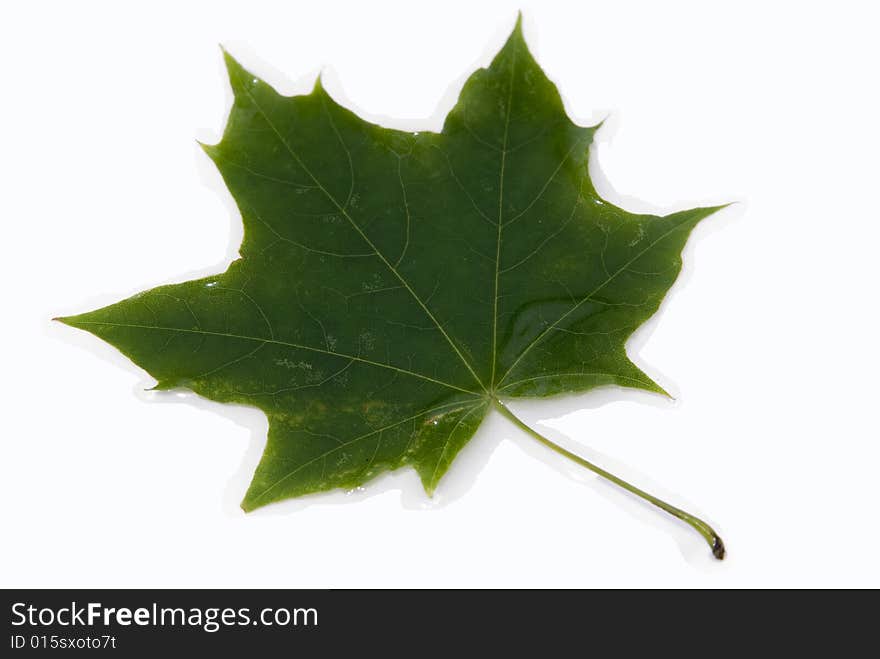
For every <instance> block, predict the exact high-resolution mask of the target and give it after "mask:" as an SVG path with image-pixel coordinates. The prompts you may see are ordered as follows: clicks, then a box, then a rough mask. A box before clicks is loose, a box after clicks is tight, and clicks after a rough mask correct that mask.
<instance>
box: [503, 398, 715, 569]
mask: <svg viewBox="0 0 880 659" xmlns="http://www.w3.org/2000/svg"><path fill="white" fill-rule="evenodd" d="M494 403H495V407H496V408H497V409H498V411H499V412H501V414H503V415H504V416H506V417H507V418H508V419H510V420H511V421H513V423H514V424H516V425H517V426H518V427H519V428H521V429H522V430H524V431H526V432H527V433H528V434H529V435H531V436H532V437H533V438H534V439H536V440H538V441H539V442H540V443H541V444H543V445H544V446H546V447H547V448H549V449H551V450H553V451H555V452H556V453H558V454H559V455H562V456H565V457H566V458H568V459H569V460H571V461H572V462H575V463H577V464H579V465H581V466H582V467H586V468H587V469H589V470H590V471H592V472H593V473H595V474H598V475H599V476H601V477H602V478H604V479H606V480H609V481H611V482H612V483H614V484H615V485H618V486H619V487H622V488H623V489H624V490H626V491H627V492H631V493H632V494H635V495H636V496H637V497H640V498H642V499H644V500H645V501H647V502H649V503H652V504H654V505H655V506H657V507H658V508H660V509H661V510H663V511H665V512H667V513H669V514H670V515H672V516H673V517H675V518H677V519H680V520H681V521H683V522H685V523H686V524H689V525H690V526H691V527H693V528H694V529H695V530H696V531H697V532H698V533H699V534H700V535H701V536H703V538H705V540H706V542H707V543H708V544H709V547H711V548H712V555H713V556H715V558H717V559H718V560H722V559H723V558H724V555H725V553H726V552H725V549H724V542H723V541H722V540H721V536H719V535H718V534H717V533H715V531H714V529H713V528H712V527H711V526H709V525H708V524H706V522H704V521H703V520H701V519H700V518H698V517H695V516H693V515H691V514H690V513H687V512H685V511H684V510H681V509H680V508H676V507H675V506H672V505H670V504H668V503H666V502H665V501H662V500H660V499H658V498H657V497H655V496H653V495H651V494H648V493H647V492H645V491H644V490H640V489H639V488H637V487H636V486H634V485H630V484H629V483H627V482H626V481H625V480H623V479H621V478H618V477H617V476H615V475H614V474H612V473H609V472H607V471H605V470H604V469H602V468H601V467H599V466H597V465H594V464H593V463H592V462H590V461H588V460H585V459H584V458H582V457H580V456H579V455H576V454H574V453H572V452H571V451H569V450H567V449H565V448H563V447H561V446H559V444H556V443H555V442H552V441H550V440H549V439H547V438H546V437H544V436H543V435H541V434H540V433H538V432H537V431H535V430H533V429H532V428H531V427H529V426H528V425H526V424H525V423H523V421H521V420H520V419H519V417H517V416H516V415H515V414H514V413H513V412H512V411H511V410H510V408H509V407H507V406H506V405H505V404H504V403H502V402H501V401H500V400H498V399H497V398H495V399H494Z"/></svg>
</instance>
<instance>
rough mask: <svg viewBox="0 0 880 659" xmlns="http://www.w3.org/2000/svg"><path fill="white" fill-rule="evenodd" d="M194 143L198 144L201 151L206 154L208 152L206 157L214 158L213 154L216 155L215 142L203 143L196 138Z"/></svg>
mask: <svg viewBox="0 0 880 659" xmlns="http://www.w3.org/2000/svg"><path fill="white" fill-rule="evenodd" d="M196 144H198V145H199V148H200V149H201V150H202V151H204V152H205V153H206V154H208V157H209V158H211V159H212V160H213V159H214V157H215V156H217V155H218V149H217V146H218V145H216V144H205V143H204V142H201V141H199V140H196Z"/></svg>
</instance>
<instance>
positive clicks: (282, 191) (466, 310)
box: [61, 22, 717, 510]
mask: <svg viewBox="0 0 880 659" xmlns="http://www.w3.org/2000/svg"><path fill="white" fill-rule="evenodd" d="M225 58H226V63H227V67H228V71H229V79H230V82H231V85H232V89H233V91H234V93H235V102H234V105H233V107H232V111H231V113H230V116H229V121H228V124H227V126H226V129H225V132H224V135H223V139H222V140H221V141H220V143H219V144H217V145H215V146H204V150H205V152H206V153H207V154H208V155H209V156H210V157H211V159H212V160H213V161H214V163H215V164H216V166H217V167H218V169H219V170H220V173H221V174H222V176H223V179H224V180H225V182H226V185H227V186H228V187H229V190H230V191H231V193H232V195H233V197H234V198H235V200H236V202H237V204H238V208H239V210H240V212H241V216H242V220H243V222H244V226H245V234H244V240H243V242H242V245H241V249H240V254H241V258H240V259H238V260H236V261H234V262H233V263H232V264H231V265H230V267H229V269H228V270H227V271H226V272H224V273H222V274H219V275H216V276H212V277H207V278H204V279H200V280H196V281H190V282H186V283H183V284H176V285H171V286H162V287H159V288H155V289H153V290H149V291H146V292H144V293H141V294H139V295H136V296H134V297H132V298H129V299H127V300H123V301H122V302H119V303H117V304H113V305H111V306H108V307H105V308H103V309H99V310H97V311H92V312H89V313H85V314H82V315H78V316H72V317H68V318H63V319H61V320H62V321H63V322H65V323H67V324H68V325H72V326H74V327H78V328H82V329H85V330H88V331H89V332H91V333H93V334H95V335H97V336H98V337H100V338H102V339H104V340H105V341H107V342H109V343H111V344H113V345H114V346H116V347H117V348H118V349H119V350H121V351H122V352H123V353H124V354H126V355H127V356H128V357H130V358H131V359H132V360H133V361H134V362H135V363H137V364H138V365H140V366H141V367H143V368H145V369H146V370H147V371H148V372H149V373H150V374H151V375H152V376H153V377H154V378H155V379H156V380H157V381H158V385H157V386H158V388H161V389H170V388H178V387H182V388H186V389H190V390H192V391H194V392H196V393H197V394H199V395H201V396H205V397H207V398H210V399H212V400H216V401H221V402H234V403H241V404H246V405H252V406H255V407H258V408H259V409H261V410H263V411H264V412H265V413H266V415H267V416H268V418H269V437H268V442H267V445H266V449H265V452H264V454H263V457H262V460H261V462H260V464H259V467H258V468H257V471H256V474H255V475H254V478H253V482H252V483H251V485H250V488H249V489H248V492H247V494H246V496H245V498H244V501H243V503H242V507H243V508H244V509H245V510H252V509H254V508H257V507H259V506H263V505H265V504H268V503H271V502H274V501H279V500H282V499H287V498H290V497H297V496H301V495H304V494H308V493H310V492H317V491H321V490H328V489H331V488H351V487H354V486H357V485H360V484H362V483H364V482H365V481H367V480H369V479H370V478H372V477H374V476H375V475H377V474H379V473H381V472H383V471H386V470H393V469H398V468H400V467H403V466H406V465H409V466H412V467H413V468H414V469H415V470H416V471H417V472H418V473H419V475H420V477H421V480H422V483H423V484H424V487H425V489H426V490H427V491H428V492H429V493H430V492H432V491H433V490H434V488H435V487H436V486H437V484H438V482H439V481H440V479H441V478H442V476H443V474H445V473H446V471H447V469H449V467H450V465H451V464H452V462H453V460H454V459H455V456H456V455H457V454H458V452H459V451H460V450H461V448H462V447H463V446H464V445H465V444H466V443H467V441H468V440H469V439H470V438H471V436H472V435H473V434H474V432H475V431H476V430H477V428H478V427H479V425H480V423H481V422H482V420H483V419H484V418H485V416H486V414H487V413H488V411H489V410H490V409H491V408H492V407H493V406H495V407H499V409H502V410H503V411H504V412H505V413H506V414H508V415H510V412H509V410H507V408H506V407H504V406H503V401H504V400H506V399H512V398H524V397H541V396H550V395H554V394H558V393H562V392H578V391H587V390H589V389H592V388H594V387H598V386H602V385H610V384H616V385H620V386H624V387H635V388H640V389H646V390H648V391H655V392H661V393H662V391H663V390H662V389H661V388H660V386H659V385H657V384H656V383H654V382H653V381H652V380H651V379H650V378H649V377H648V376H647V375H645V374H644V373H643V372H642V371H641V370H640V369H639V368H638V367H637V366H636V365H635V364H633V363H632V362H631V361H630V360H629V358H628V357H627V355H626V350H625V343H626V340H627V338H628V337H629V336H630V334H632V332H633V331H634V330H635V329H636V328H637V327H638V326H639V325H640V324H642V323H643V322H644V321H645V320H646V319H647V318H648V317H649V316H651V315H652V314H653V313H654V312H655V311H656V310H657V307H658V305H659V304H660V302H661V300H662V298H663V296H664V295H665V293H666V291H667V290H668V289H669V287H670V286H671V284H672V283H673V281H674V280H675V278H676V276H677V275H678V273H679V269H680V266H681V259H680V255H681V250H682V247H683V246H684V244H685V241H686V240H687V237H688V234H689V233H690V231H691V229H692V228H693V227H694V226H695V225H696V224H697V222H699V221H700V220H701V219H703V218H704V217H706V216H707V215H709V214H711V213H712V212H714V211H715V210H717V208H697V209H694V210H689V211H684V212H680V213H674V214H672V215H668V216H665V217H657V216H652V215H634V214H631V213H628V212H626V211H624V210H622V209H620V208H617V207H616V206H614V205H613V204H610V203H608V202H607V201H605V200H603V199H601V198H600V196H599V195H598V194H597V193H596V190H595V188H594V187H593V184H592V183H591V181H590V176H589V172H588V168H587V160H588V152H589V147H590V143H591V141H592V139H593V135H594V133H595V132H596V130H597V129H598V126H594V127H582V126H577V125H576V124H574V123H573V122H572V121H571V120H570V119H569V118H568V116H567V115H566V113H565V109H564V107H563V103H562V100H561V99H560V96H559V93H558V92H557V90H556V87H555V86H554V85H553V83H552V82H550V80H548V79H547V77H546V76H545V75H544V73H543V71H542V70H541V69H540V67H539V66H538V65H537V64H536V62H535V60H534V59H533V58H532V56H531V54H530V53H529V51H528V48H527V47H526V44H525V41H524V39H523V35H522V30H521V26H520V23H519V22H518V23H517V26H516V28H515V29H514V31H513V34H512V35H511V36H510V38H509V39H508V41H507V43H506V44H505V45H504V47H503V48H502V50H501V52H499V53H498V55H497V56H496V57H495V59H494V60H493V61H492V63H491V65H490V66H489V67H488V68H486V69H480V70H478V71H476V72H475V73H474V74H473V75H472V76H471V77H470V78H469V79H468V81H467V82H466V83H465V85H464V88H463V89H462V92H461V96H460V98H459V100H458V103H457V104H456V106H455V107H454V108H453V109H452V111H451V112H450V114H449V116H448V117H447V118H446V121H445V124H444V126H443V130H442V132H440V133H430V132H423V133H406V132H401V131H397V130H392V129H388V128H382V127H380V126H377V125H374V124H371V123H369V122H366V121H364V120H363V119H361V118H359V117H358V116H357V115H355V114H353V113H352V112H350V111H349V110H347V109H345V108H344V107H342V106H340V105H339V104H337V103H336V102H335V101H334V100H333V99H332V98H331V97H330V96H329V95H328V94H327V92H326V91H325V90H324V89H323V87H322V86H321V83H320V80H319V81H318V82H317V83H316V84H315V87H314V89H313V91H312V92H311V93H310V94H308V95H304V96H295V97H285V96H281V95H279V94H278V93H277V92H276V91H275V90H274V89H272V88H271V87H270V86H269V85H268V84H266V83H265V82H263V81H262V80H260V79H258V78H257V77H255V76H254V75H253V74H251V73H249V72H248V71H246V70H245V69H244V68H243V67H242V66H241V65H240V64H239V63H238V62H236V61H235V60H234V59H233V58H232V57H231V56H230V55H228V54H225ZM548 441H549V440H548Z"/></svg>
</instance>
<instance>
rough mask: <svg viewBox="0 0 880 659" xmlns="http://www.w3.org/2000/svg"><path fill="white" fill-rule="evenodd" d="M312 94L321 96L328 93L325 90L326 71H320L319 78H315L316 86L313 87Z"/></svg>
mask: <svg viewBox="0 0 880 659" xmlns="http://www.w3.org/2000/svg"><path fill="white" fill-rule="evenodd" d="M312 93H313V94H317V95H319V96H320V95H322V94H326V93H327V90H326V89H324V69H321V70H320V71H318V77H317V78H315V84H314V85H313V86H312Z"/></svg>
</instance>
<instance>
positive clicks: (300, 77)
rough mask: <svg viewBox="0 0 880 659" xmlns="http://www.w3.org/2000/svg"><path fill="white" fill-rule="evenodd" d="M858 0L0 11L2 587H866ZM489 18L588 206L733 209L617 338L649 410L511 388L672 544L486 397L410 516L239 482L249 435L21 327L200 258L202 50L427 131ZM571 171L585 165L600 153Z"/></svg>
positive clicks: (871, 349) (611, 394) (380, 484)
mask: <svg viewBox="0 0 880 659" xmlns="http://www.w3.org/2000/svg"><path fill="white" fill-rule="evenodd" d="M870 7H871V4H870V3H858V2H834V3H831V2H828V3H804V2H792V3H783V2H779V3H767V2H731V3H727V4H721V3H706V2H699V1H696V2H663V3H656V2H642V3H635V2H613V3H612V2H582V3H575V2H566V3H558V4H554V3H551V2H546V1H544V2H535V3H531V2H525V1H523V2H474V1H472V0H471V1H468V2H450V1H449V0H446V1H444V2H442V3H430V4H428V3H417V2H411V1H406V2H399V3H392V2H378V1H375V0H374V1H373V2H352V3H342V2H329V1H328V0H321V1H319V2H316V1H314V0H309V1H308V2H300V3H297V2H278V3H259V2H247V3H244V2H242V3H221V2H205V3H195V2H193V3H181V2H173V3H163V2H149V3H140V5H139V6H137V5H136V4H135V3H110V2H107V3H96V2H76V3H62V2H58V3H54V4H52V3H46V2H33V3H15V4H12V3H9V4H5V5H4V8H3V9H2V10H0V11H2V16H0V68H2V71H0V74H2V81H3V85H2V89H0V95H2V105H0V113H2V121H0V181H2V185H0V204H2V205H0V208H2V234H0V235H2V241H3V243H2V245H3V247H2V258H0V268H2V281H3V307H2V308H3V320H2V324H0V350H2V360H0V364H2V378H0V388H2V391H0V400H2V409H3V414H2V417H0V424H2V425H0V427H2V433H0V434H2V439H0V442H2V448H0V451H2V453H0V501H2V504H0V506H2V508H0V524H2V533H3V541H2V543H0V584H2V585H6V586H12V585H24V586H28V585H33V586H51V585H83V586H124V585H132V586H190V585H191V586H199V585H201V586H225V585H234V586H238V585H242V586H244V585H254V586H319V587H324V586H332V587H340V586H697V587H744V586H874V587H877V586H880V562H878V561H877V547H878V544H880V530H878V522H877V519H878V512H877V511H878V503H880V501H878V498H880V497H878V488H877V484H876V483H877V474H878V465H880V445H878V424H877V390H878V384H877V383H878V359H877V312H876V309H877V281H878V276H877V254H878V240H880V228H878V227H880V218H878V210H877V208H878V192H877V190H878V175H880V167H878V154H880V138H878V132H880V131H878V125H880V102H878V86H877V77H876V76H877V63H878V62H880V52H878V51H880V47H878V43H880V42H878V40H877V38H876V27H877V24H878V21H877V16H876V15H872V9H871V8H870ZM518 8H522V9H523V11H524V16H525V34H526V38H527V40H528V42H529V45H530V47H531V48H532V50H533V52H534V54H535V56H536V57H537V59H538V61H539V62H540V64H541V65H542V66H543V67H544V69H545V70H546V72H547V73H548V75H549V76H550V77H551V78H552V79H553V80H554V81H555V82H556V83H557V84H558V85H559V87H560V89H561V92H562V95H563V97H564V98H565V101H566V104H567V107H568V109H569V112H570V113H571V115H572V116H573V117H574V118H575V119H576V120H577V121H579V122H581V123H584V124H589V123H595V122H597V121H599V120H600V119H602V118H604V117H606V116H608V117H609V119H608V121H607V122H606V124H605V126H604V127H603V128H602V130H601V132H600V139H599V143H598V145H597V147H596V148H595V150H594V154H593V172H594V177H595V178H596V180H597V182H598V187H599V189H600V192H602V193H603V194H604V195H605V196H606V198H608V199H609V200H611V201H613V202H615V203H618V204H620V205H622V206H624V207H626V208H627V209H630V210H634V211H643V210H648V211H659V212H670V211H673V210H678V209H681V208H686V207H689V206H693V205H697V204H705V203H717V202H725V201H730V200H735V201H739V202H740V203H739V204H738V205H736V206H734V207H732V208H730V209H727V210H725V211H723V212H722V213H720V214H718V215H717V216H714V217H713V218H711V219H710V220H707V221H706V222H705V223H704V224H702V225H701V226H700V227H699V228H698V229H697V230H696V231H695V232H694V234H693V237H692V240H691V242H690V243H689V245H688V247H687V249H686V252H685V269H684V272H683V275H682V277H681V279H680V280H679V281H678V283H677V284H676V286H675V287H674V289H673V291H672V293H671V294H670V296H669V297H668V299H667V301H666V303H665V304H664V305H663V307H662V308H661V311H660V313H659V314H658V315H657V316H655V318H654V319H652V321H651V322H650V323H648V325H647V326H646V327H645V328H644V329H643V331H640V332H639V333H638V334H637V336H636V337H635V338H634V340H633V341H632V343H631V344H630V346H629V350H630V354H631V355H632V356H633V357H634V359H635V360H636V361H637V362H638V363H639V364H641V365H643V366H644V368H645V369H646V370H647V372H648V373H649V374H651V375H652V376H654V377H655V378H656V379H657V380H658V382H660V384H661V385H663V386H664V387H666V388H667V389H668V390H670V391H671V392H672V393H673V395H674V396H675V397H676V401H675V402H674V403H673V402H668V401H666V400H664V399H662V398H660V397H657V396H653V395H649V394H646V393H633V392H627V391H624V390H618V389H608V390H602V391H598V392H594V393H591V394H589V395H584V396H577V397H571V398H566V399H562V400H556V401H546V402H541V403H533V402H528V403H526V402H523V403H520V404H517V405H515V409H516V410H517V411H518V412H521V413H522V415H523V416H524V417H525V418H526V419H527V420H528V421H529V422H530V423H533V424H535V425H536V426H537V427H539V429H542V430H545V431H546V432H547V433H548V434H549V435H550V436H552V437H553V438H555V439H557V440H558V441H560V442H562V443H564V444H565V445H566V446H568V447H570V448H572V449H573V450H576V451H577V452H579V453H581V454H583V455H584V456H586V457H588V458H590V459H594V460H596V461H597V462H599V463H601V464H602V465H604V466H606V467H608V468H609V469H611V470H612V471H616V472H617V473H618V474H620V475H621V476H623V477H625V478H628V479H630V480H632V481H634V482H635V483H637V484H639V485H640V486H642V487H644V488H646V489H648V490H650V491H653V492H654V493H656V494H658V495H661V496H663V497H664V498H667V499H668V500H670V501H672V502H674V503H676V504H678V505H681V506H683V507H685V508H687V509H689V510H691V511H693V512H695V513H697V514H700V515H703V516H705V518H706V519H708V520H709V521H711V522H712V523H713V524H715V525H716V527H717V529H718V530H719V531H720V532H721V533H722V535H723V536H724V537H725V539H726V540H727V544H728V549H729V558H728V560H726V561H724V562H723V563H718V562H716V561H714V560H713V559H711V557H710V556H709V552H708V549H707V547H706V546H705V545H704V544H703V543H702V540H701V539H700V538H699V536H697V535H696V533H694V532H693V531H692V530H691V529H689V528H687V527H685V526H683V525H680V524H679V523H677V522H676V521H674V520H672V519H670V518H668V517H666V516H664V515H663V514H662V513H660V512H658V511H656V510H655V509H653V508H650V507H649V506H646V505H643V504H641V503H640V502H639V501H637V500H635V499H633V498H632V497H630V496H628V495H625V494H623V493H621V492H620V491H618V490H617V489H616V488H614V487H613V486H610V485H607V484H606V483H604V482H601V481H599V480H598V479H596V478H595V477H593V476H592V475H590V474H589V473H581V472H580V471H579V470H578V468H577V467H575V466H570V465H567V464H565V463H564V460H563V459H562V458H558V457H556V456H554V455H553V454H551V453H550V452H549V451H547V450H546V449H543V448H542V447H541V446H539V445H537V444H536V443H535V442H534V441H533V440H531V439H529V438H528V437H527V436H526V435H524V434H523V433H521V432H519V431H518V430H517V429H515V428H514V427H512V426H511V425H510V424H509V423H507V422H506V421H505V420H503V419H501V418H500V417H492V418H490V419H489V420H488V421H487V422H486V423H485V425H484V426H483V427H482V428H481V430H480V431H479V432H478V434H477V435H476V437H474V439H473V441H472V442H471V443H470V445H469V446H468V448H467V449H466V450H464V451H463V452H462V454H461V456H460V457H459V458H458V459H457V460H456V462H455V464H454V465H453V468H452V470H451V471H450V474H449V475H448V476H447V478H446V479H445V480H444V481H443V482H442V483H441V486H440V488H439V492H438V495H437V500H436V501H434V502H430V501H429V500H427V498H426V497H425V495H424V493H423V492H422V491H421V489H420V487H419V485H418V481H417V478H416V477H415V475H414V473H412V472H410V471H405V472H399V473H397V474H394V475H391V476H386V477H384V478H382V479H380V480H379V481H376V482H373V483H371V484H370V485H369V486H368V487H367V488H366V490H365V491H362V492H355V493H351V494H345V493H341V492H340V493H334V494H329V495H321V496H313V497H308V498H306V499H303V500H300V501H295V502H288V503H284V504H280V505H274V506H271V507H269V508H266V509H262V510H260V511H258V512H255V513H253V514H250V515H245V514H244V513H242V512H241V510H240V509H239V508H238V501H239V500H240V498H241V497H242V495H243V493H244V491H245V488H246V486H247V482H248V479H249V477H250V474H251V473H252V471H253V469H254V466H255V465H256V463H257V460H258V458H259V454H260V451H261V450H262V445H263V443H264V440H265V432H266V422H265V420H264V417H263V415H262V414H261V413H260V412H258V411H255V410H252V409H245V408H233V407H229V406H221V405H217V404H213V403H209V402H206V401H201V400H197V399H196V398H195V397H194V396H191V395H190V396H181V395H175V394H165V395H159V394H155V393H146V392H144V389H145V388H147V387H149V386H151V384H152V382H151V380H150V378H149V377H148V376H147V375H146V374H145V373H144V372H143V371H141V370H139V369H138V368H137V367H135V366H133V365H132V364H130V363H129V362H127V361H126V360H125V359H124V358H122V357H120V356H119V355H118V354H117V353H116V352H115V351H114V350H113V349H112V348H110V347H109V346H107V345H105V344H102V343H101V342H100V341H98V340H97V339H95V338H93V337H91V336H89V335H87V334H85V333H82V332H77V331H75V330H73V329H70V328H67V327H63V326H61V325H57V324H53V323H51V322H50V321H49V319H50V318H51V317H52V316H56V315H63V314H69V313H76V312H81V311H85V310H89V309H93V308H95V307H97V306H100V305H104V304H107V303H110V302H113V301H116V300H118V299H120V298H122V297H125V296H128V295H130V294H132V293H135V292H137V291H139V290H142V289H144V288H146V287H151V286H155V285H158V284H162V283H168V282H177V281H183V280H186V279H189V278H192V277H193V276H196V275H202V274H207V273H213V272H219V271H221V270H223V269H224V268H225V265H226V264H227V263H228V262H229V261H230V260H231V259H232V258H233V256H234V254H235V253H236V248H237V245H238V243H239V241H240V239H241V227H240V219H239V217H238V214H237V212H236V210H235V206H234V204H233V203H232V200H231V197H230V196H229V194H228V193H227V192H226V190H225V189H224V187H223V185H222V182H221V180H220V177H219V175H218V174H217V173H216V171H215V170H214V169H213V166H212V165H211V164H210V162H209V161H208V159H207V157H206V156H205V155H204V154H202V152H201V151H200V150H199V148H198V146H197V144H196V139H198V140H202V141H205V142H216V141H217V140H218V139H219V137H220V134H221V131H222V127H223V124H224V120H225V116H226V113H227V112H228V109H229V106H230V104H231V93H230V91H229V88H228V86H227V83H226V81H225V74H224V70H223V66H222V58H221V54H220V50H219V48H218V44H219V43H222V44H223V45H224V46H225V47H227V48H228V49H229V50H230V51H231V52H232V53H233V54H234V55H235V56H236V57H237V58H239V59H240V60H241V61H242V63H243V64H245V66H247V67H249V68H250V69H252V70H253V71H254V72H255V73H257V74H258V75H260V76H261V77H263V78H264V79H266V80H267V81H268V82H270V83H271V84H273V85H275V86H276V87H277V88H278V89H279V90H281V91H282V92H284V93H300V92H304V91H307V90H309V89H310V88H311V85H312V83H313V81H314V78H315V76H316V75H317V73H318V72H319V71H322V70H323V71H324V79H325V85H326V87H327V88H328V90H329V91H330V93H331V94H332V95H334V96H335V97H336V98H337V99H339V100H340V101H341V102H343V103H344V104H346V105H348V106H349V107H351V108H353V109H354V110H356V111H357V112H359V113H360V114H361V115H362V116H363V117H365V118H367V119H370V120H373V121H377V122H379V123H382V124H384V125H389V126H394V127H398V128H406V129H412V130H425V129H434V130H437V129H439V128H440V126H441V124H442V118H443V116H444V115H445V113H446V112H447V111H448V110H449V108H450V107H451V105H452V104H453V103H454V100H455V97H456V95H457V93H458V90H459V89H460V86H461V84H462V83H463V81H464V79H465V77H466V76H467V75H468V74H469V73H470V72H472V71H473V70H474V69H475V68H476V67H478V66H482V65H485V64H487V63H488V62H489V61H490V59H491V57H492V55H493V54H494V52H495V51H496V50H497V49H498V48H499V47H500V46H501V44H502V43H503V41H504V39H505V38H506V36H507V34H508V32H509V31H510V29H511V27H512V25H513V22H514V20H515V17H516V10H517V9H518ZM600 170H601V171H600Z"/></svg>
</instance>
